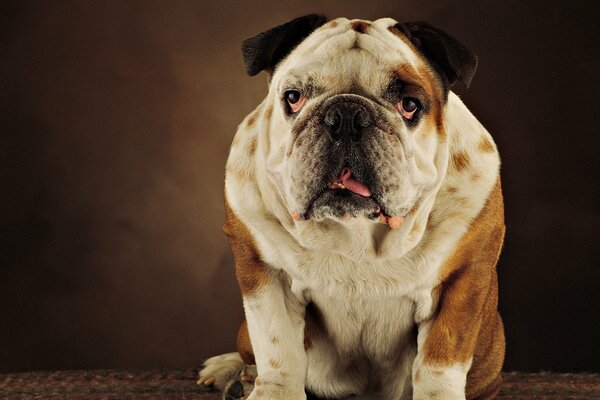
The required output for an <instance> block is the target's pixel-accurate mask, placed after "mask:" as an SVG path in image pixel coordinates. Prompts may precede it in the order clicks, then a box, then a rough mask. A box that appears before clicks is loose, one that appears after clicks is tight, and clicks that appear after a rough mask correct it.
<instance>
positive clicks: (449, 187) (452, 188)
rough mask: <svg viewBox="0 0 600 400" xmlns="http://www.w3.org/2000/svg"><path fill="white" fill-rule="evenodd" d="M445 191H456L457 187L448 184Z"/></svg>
mask: <svg viewBox="0 0 600 400" xmlns="http://www.w3.org/2000/svg"><path fill="white" fill-rule="evenodd" d="M446 191H447V192H448V193H456V192H457V191H458V189H457V188H456V187H454V186H448V188H447V189H446Z"/></svg>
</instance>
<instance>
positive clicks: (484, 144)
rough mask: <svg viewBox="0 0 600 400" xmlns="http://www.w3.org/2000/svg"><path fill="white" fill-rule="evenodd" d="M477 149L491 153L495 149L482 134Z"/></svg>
mask: <svg viewBox="0 0 600 400" xmlns="http://www.w3.org/2000/svg"><path fill="white" fill-rule="evenodd" d="M478 149H479V150H481V151H483V152H485V153H493V152H494V151H496V148H495V147H494V144H493V143H492V142H491V141H490V139H488V138H487V137H485V136H483V137H482V138H481V141H480V142H479V146H478Z"/></svg>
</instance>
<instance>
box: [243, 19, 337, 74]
mask: <svg viewBox="0 0 600 400" xmlns="http://www.w3.org/2000/svg"><path fill="white" fill-rule="evenodd" d="M325 22H327V18H325V17H324V16H323V15H318V14H310V15H305V16H303V17H299V18H296V19H294V20H292V21H290V22H287V23H285V24H283V25H279V26H276V27H274V28H271V29H269V30H268V31H265V32H262V33H259V34H258V35H256V36H254V37H251V38H249V39H246V40H244V42H243V43H242V55H243V57H244V65H245V66H246V72H247V73H248V75H250V76H254V75H256V74H258V73H259V72H260V71H262V70H266V71H268V72H269V73H272V72H273V71H274V70H275V67H276V66H277V64H278V63H279V62H280V61H281V60H282V59H283V58H285V56H287V55H288V54H289V53H290V52H291V51H292V50H293V49H294V48H295V47H296V46H297V45H298V44H299V43H300V42H301V41H303V40H304V39H305V38H306V37H307V36H308V35H310V34H311V33H312V32H313V31H314V30H315V29H317V28H318V27H320V26H321V25H323V24H324V23H325Z"/></svg>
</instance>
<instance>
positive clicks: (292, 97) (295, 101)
mask: <svg viewBox="0 0 600 400" xmlns="http://www.w3.org/2000/svg"><path fill="white" fill-rule="evenodd" d="M284 95H285V100H286V101H287V102H288V104H289V105H290V108H291V110H292V112H293V113H296V112H298V111H300V109H301V108H302V107H303V106H304V103H306V97H304V96H303V95H302V93H300V92H299V91H298V90H287V91H286V92H285V94H284Z"/></svg>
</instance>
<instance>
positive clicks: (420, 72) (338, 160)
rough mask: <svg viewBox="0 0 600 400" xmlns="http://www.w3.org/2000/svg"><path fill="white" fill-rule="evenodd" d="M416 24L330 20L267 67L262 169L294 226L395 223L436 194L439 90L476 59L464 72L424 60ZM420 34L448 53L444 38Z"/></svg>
mask: <svg viewBox="0 0 600 400" xmlns="http://www.w3.org/2000/svg"><path fill="white" fill-rule="evenodd" d="M312 17H314V16H312ZM304 18H307V17H304ZM295 21H298V20H295ZM295 21H292V22H291V23H289V24H292V25H293V24H294V23H295ZM321 22H323V21H318V23H321ZM296 23H297V22H296ZM415 26H416V25H410V24H398V23H396V21H394V20H391V19H381V20H377V21H375V22H366V21H357V20H354V21H349V20H347V19H337V20H333V21H330V22H329V23H327V24H325V25H323V26H320V28H318V29H317V30H316V31H314V32H312V33H311V34H310V35H309V36H308V37H307V38H306V39H304V40H302V38H301V39H300V41H301V42H300V43H299V44H298V45H297V47H294V48H293V50H292V51H291V53H290V54H289V55H288V56H287V57H285V58H284V59H283V60H281V61H280V62H278V63H277V64H276V65H273V66H272V67H271V68H273V69H274V71H273V75H272V78H271V83H270V89H269V95H268V97H267V101H268V102H270V103H271V105H272V107H273V110H272V118H271V121H270V124H271V126H270V127H269V129H268V131H269V134H268V147H267V149H268V150H267V154H266V160H267V164H266V171H267V173H268V175H269V177H270V179H271V181H272V182H273V184H274V185H275V186H276V187H277V190H278V192H279V193H280V194H281V196H282V198H283V199H284V201H285V203H286V207H287V208H288V210H289V212H290V213H291V215H292V216H293V217H294V218H295V219H310V220H315V221H319V220H323V219H325V218H341V219H348V218H360V217H366V218H370V219H380V218H384V221H389V220H390V218H391V219H392V220H393V219H403V218H405V217H406V216H407V215H408V214H410V213H411V212H413V211H414V210H415V208H417V207H418V206H419V204H420V203H421V201H422V199H423V197H425V196H428V195H429V194H430V193H431V192H432V191H435V190H437V188H438V187H439V183H440V182H441V180H442V179H443V175H444V174H445V166H446V164H447V159H448V145H447V141H446V135H445V132H444V126H443V123H442V119H443V115H442V114H443V108H444V104H445V101H446V96H447V87H448V85H449V84H450V83H452V81H453V80H455V79H457V78H458V77H459V76H462V77H463V78H461V80H463V81H464V82H465V83H468V81H469V80H470V78H471V76H472V73H473V72H474V68H475V66H474V65H475V63H476V59H474V58H471V59H469V60H470V62H471V64H469V67H470V68H471V71H470V72H469V71H465V67H464V65H463V66H461V68H456V67H452V66H449V64H451V61H449V60H448V59H447V58H448V57H447V56H446V59H442V60H437V62H434V61H431V60H430V59H428V58H427V57H426V56H425V54H424V52H423V50H421V48H420V47H418V46H421V47H422V46H423V45H424V43H425V47H427V40H423V39H422V38H420V36H419V33H422V32H421V31H422V30H423V25H420V26H417V28H416V29H415ZM288 28H289V27H288ZM274 29H279V33H278V34H277V35H276V36H277V38H278V39H279V40H281V37H282V35H283V36H284V38H285V37H286V33H285V32H286V29H284V28H282V27H277V28H274ZM309 29H310V28H309ZM411 29H412V31H411ZM425 29H426V30H428V32H429V34H431V35H432V36H434V37H435V38H436V40H438V42H440V43H441V45H440V44H439V43H438V45H439V46H441V47H442V48H444V49H445V48H447V46H449V42H444V40H442V39H445V40H446V41H448V38H447V37H446V36H447V35H446V36H444V35H445V34H443V33H440V32H439V31H436V30H434V28H431V27H429V26H425ZM282 32H283V33H282ZM266 33H268V32H266ZM266 33H263V34H262V35H265V34H266ZM289 35H292V36H294V35H296V36H297V35H298V32H297V27H296V28H295V29H292V32H291V33H289V32H288V33H287V36H289ZM300 36H302V35H300ZM440 38H442V39H440ZM254 39H255V38H254ZM450 39H451V38H450ZM251 40H252V39H251ZM451 40H452V41H453V39H451ZM292 42H293V41H292ZM452 45H455V43H454V42H452ZM262 46H263V48H264V46H267V47H268V43H267V44H265V38H264V37H263V38H262ZM292 46H293V44H292ZM431 47H432V46H431V45H429V49H428V51H429V52H430V53H431V52H432V49H431ZM433 47H435V46H433ZM254 48H256V46H254ZM441 50H443V49H441V48H438V49H436V51H438V52H440V53H441V52H442V51H441ZM473 57H474V56H473ZM442 58H444V56H442ZM463 58H465V57H463ZM246 61H247V63H246V64H247V66H248V65H252V60H250V61H248V59H247V60H246ZM276 62H277V61H276ZM440 65H441V66H440ZM249 72H253V71H250V70H249ZM390 226H392V224H390Z"/></svg>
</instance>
